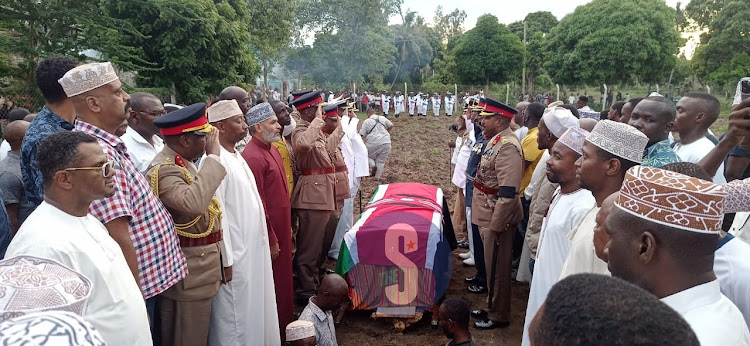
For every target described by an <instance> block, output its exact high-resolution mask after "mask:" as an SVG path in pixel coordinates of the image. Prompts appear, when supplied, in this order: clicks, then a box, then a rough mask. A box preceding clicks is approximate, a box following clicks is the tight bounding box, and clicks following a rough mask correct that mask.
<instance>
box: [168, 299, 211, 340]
mask: <svg viewBox="0 0 750 346" xmlns="http://www.w3.org/2000/svg"><path fill="white" fill-rule="evenodd" d="M212 300H213V298H208V299H203V300H196V301H190V302H183V301H177V300H172V299H169V298H165V297H160V298H159V304H158V305H159V315H160V316H159V318H160V321H161V339H162V343H161V344H162V345H163V346H193V345H194V346H205V345H206V344H208V326H209V324H210V322H211V301H212Z"/></svg>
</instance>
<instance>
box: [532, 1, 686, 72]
mask: <svg viewBox="0 0 750 346" xmlns="http://www.w3.org/2000/svg"><path fill="white" fill-rule="evenodd" d="M681 41H682V40H681V38H680V36H679V33H678V32H677V30H676V29H675V11H674V9H672V8H669V7H668V6H667V5H666V4H665V3H664V1H663V0H594V1H592V2H590V3H588V4H586V5H583V6H579V7H577V8H576V10H575V11H574V12H573V13H572V14H570V15H567V16H566V17H565V18H563V19H562V20H561V21H560V23H559V24H558V25H557V26H556V27H554V28H552V30H551V31H550V33H549V35H547V37H546V43H545V51H546V53H547V61H546V63H545V65H544V66H545V68H546V70H547V71H548V72H549V74H550V76H551V77H552V78H553V79H554V81H555V82H557V83H565V84H597V85H598V84H601V83H607V84H616V83H626V82H629V81H631V80H634V79H638V80H640V81H643V82H646V83H659V82H665V81H666V80H667V78H668V77H669V73H670V71H671V70H672V67H673V66H674V64H675V59H676V54H677V49H678V47H679V46H680V44H681Z"/></svg>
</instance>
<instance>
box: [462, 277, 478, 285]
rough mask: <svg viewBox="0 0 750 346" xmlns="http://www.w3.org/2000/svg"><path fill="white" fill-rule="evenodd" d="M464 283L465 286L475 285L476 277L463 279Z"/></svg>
mask: <svg viewBox="0 0 750 346" xmlns="http://www.w3.org/2000/svg"><path fill="white" fill-rule="evenodd" d="M464 282H465V283H467V284H475V283H477V277H476V276H472V277H470V278H466V279H464Z"/></svg>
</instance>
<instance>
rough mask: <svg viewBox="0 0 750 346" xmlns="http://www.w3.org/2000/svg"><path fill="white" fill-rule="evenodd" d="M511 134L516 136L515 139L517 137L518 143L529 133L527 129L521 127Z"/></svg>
mask: <svg viewBox="0 0 750 346" xmlns="http://www.w3.org/2000/svg"><path fill="white" fill-rule="evenodd" d="M513 133H515V134H516V137H518V140H519V141H520V140H522V139H523V138H524V137H526V134H527V133H529V128H528V127H526V126H521V127H519V128H518V129H516V130H515V131H513Z"/></svg>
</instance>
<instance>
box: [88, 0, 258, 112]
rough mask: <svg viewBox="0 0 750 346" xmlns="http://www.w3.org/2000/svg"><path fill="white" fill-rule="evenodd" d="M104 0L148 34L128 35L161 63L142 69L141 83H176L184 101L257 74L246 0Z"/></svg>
mask: <svg viewBox="0 0 750 346" xmlns="http://www.w3.org/2000/svg"><path fill="white" fill-rule="evenodd" d="M102 1H108V2H107V3H106V7H107V9H108V10H109V12H110V13H111V15H112V16H113V17H115V18H121V19H127V20H128V21H130V22H131V23H132V24H133V26H134V27H135V28H136V29H137V30H138V31H139V32H140V33H142V34H144V35H145V36H143V37H138V36H131V35H125V36H124V40H125V42H126V43H127V44H128V45H129V46H132V47H143V50H144V52H145V55H146V58H147V59H148V60H149V61H151V62H153V63H155V64H156V66H157V67H158V69H156V70H147V71H139V73H138V79H137V81H138V82H139V86H152V87H169V88H171V87H173V88H174V90H175V94H176V96H177V99H178V100H179V101H180V102H186V103H191V102H198V101H206V100H207V99H208V97H209V96H210V95H214V94H216V93H218V91H219V90H221V89H222V88H224V87H226V86H227V85H231V84H238V83H243V82H245V83H252V81H253V79H254V77H255V76H257V75H258V72H259V68H258V63H257V62H256V61H255V59H254V57H253V52H252V50H251V49H250V46H249V44H248V43H249V42H250V34H249V33H248V27H247V23H248V22H249V21H250V18H249V14H250V12H249V10H248V5H247V3H246V2H245V0H218V1H216V2H214V1H212V0H177V1H175V0H153V1H138V0H102Z"/></svg>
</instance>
